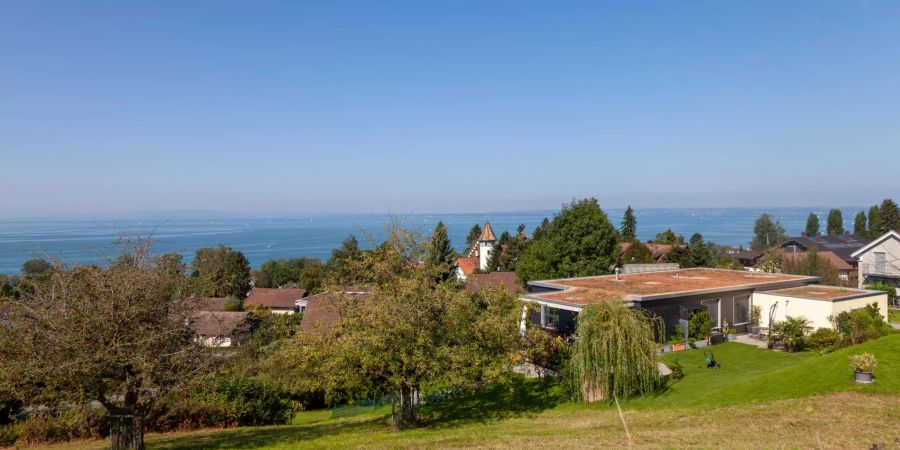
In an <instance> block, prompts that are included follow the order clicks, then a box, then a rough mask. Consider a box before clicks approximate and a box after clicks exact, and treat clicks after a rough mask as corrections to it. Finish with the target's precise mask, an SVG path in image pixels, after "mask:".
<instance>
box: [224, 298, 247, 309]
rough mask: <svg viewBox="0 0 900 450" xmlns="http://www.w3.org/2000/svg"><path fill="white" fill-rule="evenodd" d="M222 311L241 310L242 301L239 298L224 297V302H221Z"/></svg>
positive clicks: (242, 307)
mask: <svg viewBox="0 0 900 450" xmlns="http://www.w3.org/2000/svg"><path fill="white" fill-rule="evenodd" d="M222 310H223V311H243V310H244V302H243V300H241V299H239V298H234V297H228V298H226V299H225V302H224V303H223V304H222Z"/></svg>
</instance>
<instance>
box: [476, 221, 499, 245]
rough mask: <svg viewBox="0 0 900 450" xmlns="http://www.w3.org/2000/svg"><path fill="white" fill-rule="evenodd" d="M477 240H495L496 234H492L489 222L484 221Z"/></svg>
mask: <svg viewBox="0 0 900 450" xmlns="http://www.w3.org/2000/svg"><path fill="white" fill-rule="evenodd" d="M478 241H479V242H481V241H490V242H496V241H497V236H494V230H493V229H492V228H491V223H490V222H485V223H484V229H483V230H482V231H481V236H478Z"/></svg>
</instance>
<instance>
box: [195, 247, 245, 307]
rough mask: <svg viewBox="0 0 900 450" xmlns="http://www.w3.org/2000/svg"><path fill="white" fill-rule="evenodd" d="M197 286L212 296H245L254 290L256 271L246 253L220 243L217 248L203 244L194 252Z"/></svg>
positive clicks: (204, 293)
mask: <svg viewBox="0 0 900 450" xmlns="http://www.w3.org/2000/svg"><path fill="white" fill-rule="evenodd" d="M193 266H194V273H195V274H196V276H197V280H198V281H199V283H198V284H197V286H196V287H197V289H198V290H199V292H200V293H201V294H202V295H206V296H210V297H235V298H239V299H243V298H244V297H246V296H247V294H248V293H249V292H250V281H251V280H252V279H253V274H252V272H251V271H250V263H249V262H248V261H247V258H245V257H244V254H243V253H241V252H239V251H236V250H234V249H232V248H231V247H226V246H224V245H222V244H219V246H218V247H217V248H200V249H197V253H196V255H195V256H194V262H193Z"/></svg>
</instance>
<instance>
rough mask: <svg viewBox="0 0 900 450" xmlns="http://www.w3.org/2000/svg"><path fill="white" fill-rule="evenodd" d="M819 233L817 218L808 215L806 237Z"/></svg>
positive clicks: (814, 214)
mask: <svg viewBox="0 0 900 450" xmlns="http://www.w3.org/2000/svg"><path fill="white" fill-rule="evenodd" d="M818 232H819V216H817V215H816V213H809V216H808V217H807V218H806V235H807V236H815V235H816V233H818Z"/></svg>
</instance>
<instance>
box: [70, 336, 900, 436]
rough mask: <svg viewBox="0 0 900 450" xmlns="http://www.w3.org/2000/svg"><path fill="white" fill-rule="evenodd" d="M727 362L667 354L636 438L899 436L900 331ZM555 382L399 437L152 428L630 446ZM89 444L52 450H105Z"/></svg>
mask: <svg viewBox="0 0 900 450" xmlns="http://www.w3.org/2000/svg"><path fill="white" fill-rule="evenodd" d="M709 350H711V351H713V352H714V354H715V356H716V359H717V360H718V361H719V362H720V363H721V364H722V368H721V369H718V370H712V369H706V368H705V367H703V362H704V352H703V350H690V351H686V352H680V353H672V354H667V355H665V357H664V360H665V361H667V362H670V363H671V362H674V361H679V362H680V363H681V364H682V366H683V368H684V373H685V377H684V378H683V379H682V380H680V381H677V382H674V383H672V384H671V385H670V388H669V390H668V391H666V392H665V393H663V394H660V395H658V396H656V397H654V398H644V399H638V400H632V401H627V402H624V404H623V408H624V417H625V420H626V422H627V423H628V427H629V431H630V433H631V439H632V444H634V445H636V446H648V447H661V446H662V447H707V448H709V447H727V448H760V447H766V448H771V447H780V446H786V447H832V448H835V447H836V448H848V447H856V448H860V447H868V446H871V445H872V444H873V443H884V444H886V445H888V446H890V445H896V443H898V442H900V429H898V428H897V427H896V423H897V422H898V421H900V335H898V334H893V335H889V336H886V337H884V338H881V339H879V340H876V341H871V342H867V343H865V344H861V345H857V346H854V347H849V348H846V349H843V350H840V351H837V352H834V353H830V354H827V355H824V356H815V355H812V354H809V353H799V354H791V353H781V352H772V351H768V350H762V349H757V348H754V347H750V346H745V345H741V344H734V343H728V344H724V345H720V346H716V347H711V348H709ZM865 351H867V352H871V353H873V354H875V355H876V357H877V358H878V368H877V369H876V370H875V376H876V380H877V381H876V383H875V384H873V385H860V384H856V383H854V382H853V379H852V373H851V372H850V369H849V368H848V364H849V356H850V355H853V354H858V353H862V352H865ZM562 398H563V397H562V395H561V393H560V392H559V389H558V387H556V386H553V385H548V384H544V383H541V382H539V381H535V380H527V381H526V380H522V379H517V380H514V381H513V382H511V383H509V384H507V385H503V386H499V385H492V386H488V387H486V388H484V389H482V390H480V391H478V392H477V393H476V394H474V395H471V396H468V397H464V398H460V399H456V400H453V401H449V402H446V403H444V404H441V405H440V407H439V408H436V409H434V410H431V411H426V415H428V417H430V419H429V421H428V425H427V426H426V427H424V428H421V429H416V430H411V431H403V432H396V431H392V430H391V428H390V425H389V418H388V415H389V413H390V408H383V409H381V410H378V411H375V412H373V413H368V414H364V415H359V416H355V417H350V418H344V419H331V418H330V413H329V411H309V412H303V413H300V414H298V415H297V417H296V418H295V420H294V423H293V425H289V426H281V427H256V428H253V427H247V428H237V429H230V430H206V431H200V432H193V433H183V434H165V435H148V440H147V443H148V446H149V447H150V448H165V449H183V448H198V447H202V448H335V447H430V448H437V447H467V446H480V447H510V446H513V447H524V446H531V447H559V446H570V447H616V448H618V447H624V446H627V445H628V438H627V436H626V434H625V431H624V429H623V427H622V422H621V419H620V418H619V416H618V413H617V411H616V409H615V407H614V406H610V405H608V404H602V403H600V404H590V405H584V404H573V403H570V402H568V401H565V400H563V399H562ZM104 447H105V442H83V443H72V444H67V445H62V446H58V447H54V448H67V449H82V448H104Z"/></svg>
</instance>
